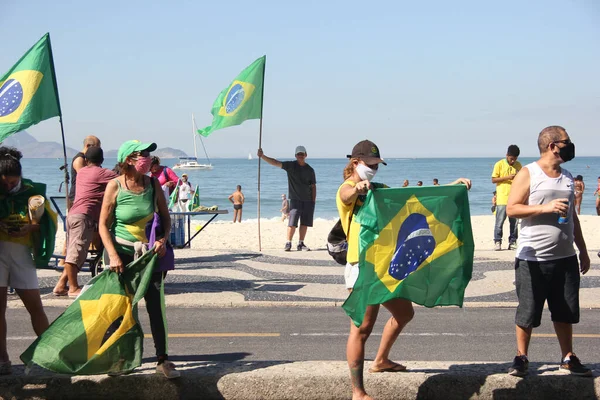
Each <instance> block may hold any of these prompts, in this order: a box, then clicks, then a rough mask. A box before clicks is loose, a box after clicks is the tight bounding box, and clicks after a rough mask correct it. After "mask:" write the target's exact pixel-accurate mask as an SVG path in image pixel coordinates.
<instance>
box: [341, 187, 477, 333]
mask: <svg viewBox="0 0 600 400" xmlns="http://www.w3.org/2000/svg"><path fill="white" fill-rule="evenodd" d="M354 218H355V219H356V222H357V223H359V224H360V225H361V227H360V233H359V239H358V242H359V274H358V279H357V281H356V283H355V284H354V288H353V290H352V293H350V295H349V296H348V298H347V299H346V301H345V302H344V304H343V306H342V307H343V308H344V310H345V311H346V313H347V314H348V315H349V316H350V318H352V320H353V322H354V323H355V324H356V325H357V326H360V324H361V323H362V321H363V317H364V314H365V311H366V309H367V306H368V305H375V304H383V303H385V302H386V301H389V300H392V299H395V298H403V299H407V300H410V301H412V302H414V303H417V304H420V305H423V306H426V307H435V306H448V305H456V306H461V307H462V304H463V299H464V292H465V288H466V287H467V284H468V283H469V281H470V279H471V273H472V270H473V254H474V250H475V246H474V243H473V233H472V230H471V217H470V212H469V198H468V194H467V188H466V187H465V186H464V185H453V186H431V187H418V188H417V187H414V188H399V189H376V190H374V191H370V192H369V194H368V195H367V198H366V201H365V203H364V205H363V206H362V207H361V208H360V209H359V211H358V212H357V214H356V215H355V216H354Z"/></svg>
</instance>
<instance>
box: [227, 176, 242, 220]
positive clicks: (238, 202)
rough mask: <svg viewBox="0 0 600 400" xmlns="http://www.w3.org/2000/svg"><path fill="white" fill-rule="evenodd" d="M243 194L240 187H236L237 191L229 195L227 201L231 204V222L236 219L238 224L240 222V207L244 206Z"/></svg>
mask: <svg viewBox="0 0 600 400" xmlns="http://www.w3.org/2000/svg"><path fill="white" fill-rule="evenodd" d="M244 200H245V198H244V193H242V187H241V186H240V185H237V190H236V191H235V192H233V193H231V195H229V201H230V202H232V203H233V222H234V223H235V220H236V219H237V221H238V222H240V223H241V222H242V205H243V204H244Z"/></svg>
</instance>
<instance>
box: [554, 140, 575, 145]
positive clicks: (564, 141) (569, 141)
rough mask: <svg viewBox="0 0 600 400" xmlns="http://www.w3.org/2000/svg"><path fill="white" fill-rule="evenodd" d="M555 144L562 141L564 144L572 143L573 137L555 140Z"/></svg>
mask: <svg viewBox="0 0 600 400" xmlns="http://www.w3.org/2000/svg"><path fill="white" fill-rule="evenodd" d="M552 143H554V144H556V143H562V144H571V143H572V142H571V139H565V140H555V141H554V142H552Z"/></svg>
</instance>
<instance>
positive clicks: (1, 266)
mask: <svg viewBox="0 0 600 400" xmlns="http://www.w3.org/2000/svg"><path fill="white" fill-rule="evenodd" d="M7 286H10V287H12V288H15V289H39V285H38V278H37V272H36V270H35V264H34V263H33V258H32V257H31V248H30V247H29V246H25V245H22V244H18V243H12V242H4V241H0V287H7Z"/></svg>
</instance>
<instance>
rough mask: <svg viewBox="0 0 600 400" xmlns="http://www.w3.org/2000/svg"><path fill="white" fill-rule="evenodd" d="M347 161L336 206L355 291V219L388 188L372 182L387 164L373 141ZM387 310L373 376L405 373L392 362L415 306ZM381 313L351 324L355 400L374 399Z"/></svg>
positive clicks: (370, 311)
mask: <svg viewBox="0 0 600 400" xmlns="http://www.w3.org/2000/svg"><path fill="white" fill-rule="evenodd" d="M347 157H348V158H350V161H349V162H348V165H346V167H345V168H344V183H342V185H341V186H340V187H339V189H338V191H337V195H336V205H337V209H338V212H339V216H340V220H341V221H342V226H343V229H344V231H345V232H346V237H347V240H348V253H347V261H348V264H347V265H346V270H345V272H344V278H345V284H346V288H347V289H348V290H350V291H351V290H352V288H353V287H354V284H355V283H356V280H357V279H358V275H359V273H360V270H359V263H358V232H359V230H360V225H359V224H357V223H356V222H355V220H354V218H352V217H351V215H354V214H356V213H357V212H358V210H359V209H360V207H361V206H362V204H363V202H364V200H365V197H366V194H367V193H368V191H369V190H374V189H375V188H378V187H386V186H385V185H383V184H381V183H374V182H372V179H373V177H374V176H375V174H376V173H377V170H378V169H379V164H383V165H387V164H386V163H385V162H384V160H383V159H382V158H381V155H380V153H379V148H378V147H377V146H376V145H375V143H373V142H371V141H369V140H363V141H361V142H359V143H357V144H356V145H355V146H354V148H353V149H352V154H351V155H349V156H347ZM456 183H464V184H466V185H467V187H468V188H470V186H471V181H470V180H468V179H463V178H461V179H458V180H456V181H454V182H453V184H456ZM383 306H384V307H385V308H386V309H388V311H389V312H390V313H391V314H392V317H391V318H390V319H389V320H388V321H387V323H386V324H385V327H384V328H383V335H382V337H381V342H380V345H379V350H378V351H377V355H376V357H375V360H374V361H373V363H372V365H371V369H370V372H373V373H375V372H401V371H405V370H406V367H405V366H404V365H401V364H398V363H396V362H394V361H392V360H390V358H389V354H390V350H391V348H392V345H393V344H394V342H395V341H396V339H397V338H398V335H399V334H400V332H401V331H402V329H403V328H404V326H405V325H406V324H407V323H408V322H409V321H410V320H411V319H412V317H413V315H414V310H413V305H412V302H411V301H409V300H405V299H399V298H398V299H393V300H390V301H388V302H385V303H383ZM378 312H379V304H377V305H370V306H368V307H367V311H366V312H365V316H364V320H363V323H362V324H361V326H360V327H356V326H355V325H354V323H353V322H352V321H350V334H349V336H348V343H347V347H346V357H347V360H348V367H349V368H350V376H351V381H352V398H353V399H370V398H371V397H369V396H368V395H367V393H366V391H365V387H364V384H363V368H364V359H365V343H366V341H367V339H368V338H369V335H370V334H371V331H372V330H373V327H374V325H375V322H376V320H377V314H378Z"/></svg>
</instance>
